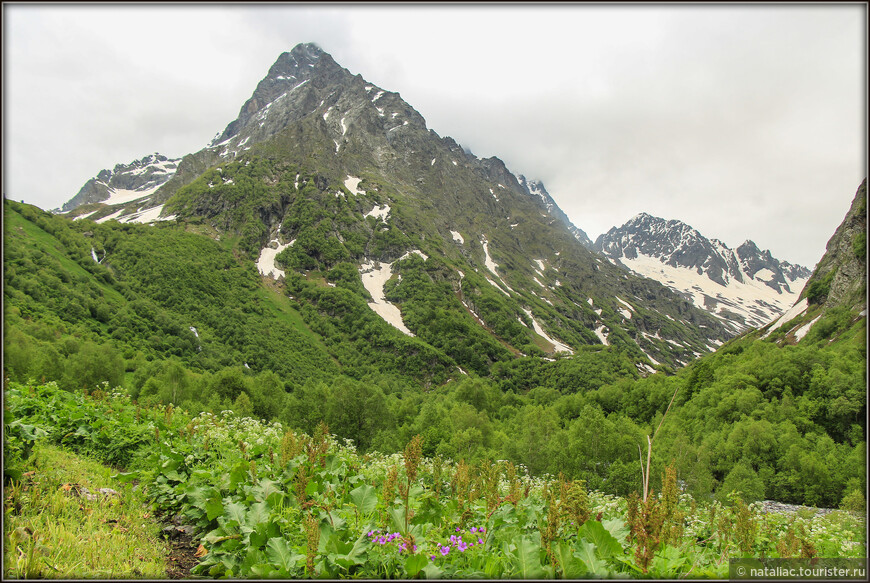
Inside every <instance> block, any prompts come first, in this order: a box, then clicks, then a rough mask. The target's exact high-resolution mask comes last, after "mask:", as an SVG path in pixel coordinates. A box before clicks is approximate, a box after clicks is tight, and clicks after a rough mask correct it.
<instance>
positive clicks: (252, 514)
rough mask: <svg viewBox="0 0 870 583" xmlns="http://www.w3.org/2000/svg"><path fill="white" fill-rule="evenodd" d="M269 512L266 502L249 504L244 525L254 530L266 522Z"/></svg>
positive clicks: (269, 508)
mask: <svg viewBox="0 0 870 583" xmlns="http://www.w3.org/2000/svg"><path fill="white" fill-rule="evenodd" d="M270 512H271V507H270V506H269V504H268V503H267V502H257V503H256V504H251V506H250V509H249V510H248V514H247V516H246V517H245V523H246V524H247V525H248V526H250V527H251V528H254V527H256V526H257V525H258V524H263V523H265V522H268V521H269V514H270Z"/></svg>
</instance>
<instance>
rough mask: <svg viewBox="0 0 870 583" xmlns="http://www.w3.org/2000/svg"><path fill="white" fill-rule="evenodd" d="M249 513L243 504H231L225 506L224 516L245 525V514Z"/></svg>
mask: <svg viewBox="0 0 870 583" xmlns="http://www.w3.org/2000/svg"><path fill="white" fill-rule="evenodd" d="M246 513H247V511H246V510H245V507H244V506H243V505H242V504H239V503H238V502H231V503H229V504H226V505H225V506H224V514H225V516H226V517H227V518H228V519H229V520H234V521H236V522H237V523H238V524H245V514H246Z"/></svg>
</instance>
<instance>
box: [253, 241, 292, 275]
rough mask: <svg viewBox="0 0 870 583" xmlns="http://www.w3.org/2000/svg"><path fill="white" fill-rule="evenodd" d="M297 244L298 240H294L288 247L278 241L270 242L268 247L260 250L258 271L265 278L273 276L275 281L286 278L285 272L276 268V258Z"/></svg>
mask: <svg viewBox="0 0 870 583" xmlns="http://www.w3.org/2000/svg"><path fill="white" fill-rule="evenodd" d="M295 242H296V239H293V240H292V241H290V242H289V243H287V244H286V245H282V244H281V243H280V242H279V241H278V239H272V240H271V241H269V244H268V245H266V246H265V247H263V248H262V249H260V256H259V257H258V258H257V271H259V272H260V274H261V275H263V276H265V277H269V276H272V277H273V278H275V279H278V278H279V277H284V275H285V274H284V272H283V271H282V270H280V269H278V268H277V267H276V266H275V257H276V256H277V255H278V253H280V252H281V251H283V250H284V249H286V248H288V247H290V246H291V245H293V243H295ZM273 245H274V246H273Z"/></svg>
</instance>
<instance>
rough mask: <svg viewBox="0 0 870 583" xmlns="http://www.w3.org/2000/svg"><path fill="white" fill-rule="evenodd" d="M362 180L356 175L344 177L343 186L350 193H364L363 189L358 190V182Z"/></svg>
mask: <svg viewBox="0 0 870 583" xmlns="http://www.w3.org/2000/svg"><path fill="white" fill-rule="evenodd" d="M360 182H362V179H360V178H357V177H356V176H350V175H348V177H347V178H346V179H345V181H344V187H345V188H346V189H348V190H349V191H350V193H351V194H353V195H357V194H365V193H366V191H365V190H359V188H358V187H359V183H360Z"/></svg>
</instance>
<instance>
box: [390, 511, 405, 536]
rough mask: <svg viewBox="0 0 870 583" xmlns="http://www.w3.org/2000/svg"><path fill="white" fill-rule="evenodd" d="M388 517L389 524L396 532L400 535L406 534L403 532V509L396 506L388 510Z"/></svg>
mask: <svg viewBox="0 0 870 583" xmlns="http://www.w3.org/2000/svg"><path fill="white" fill-rule="evenodd" d="M388 514H389V515H390V524H391V525H392V527H393V528H394V529H395V530H396V531H397V532H401V533H402V534H408V533H407V532H405V509H404V507H402V506H398V507H396V508H390V511H389V513H388Z"/></svg>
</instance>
